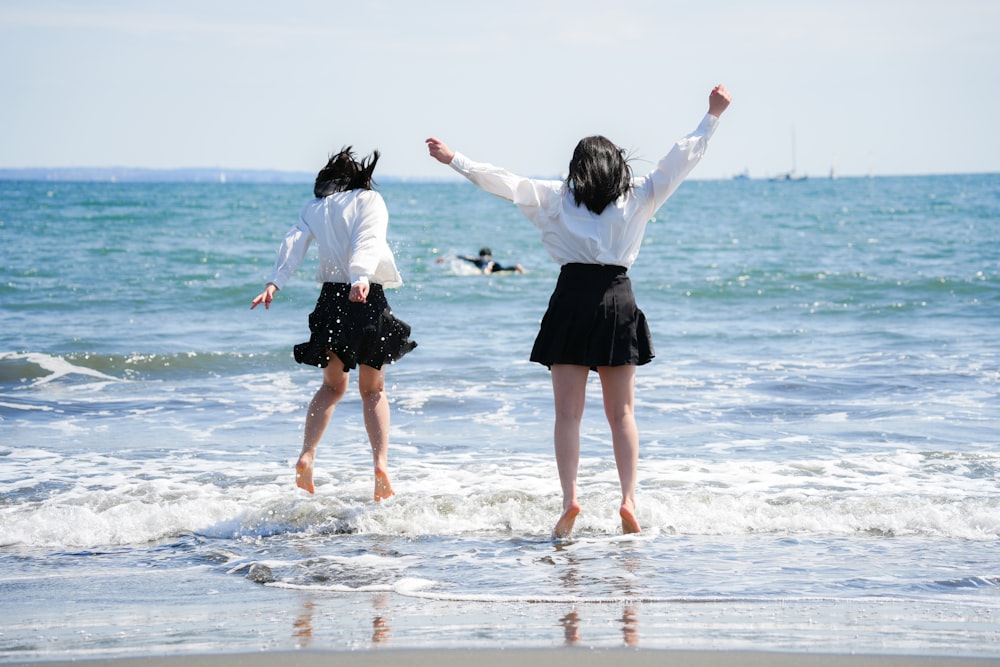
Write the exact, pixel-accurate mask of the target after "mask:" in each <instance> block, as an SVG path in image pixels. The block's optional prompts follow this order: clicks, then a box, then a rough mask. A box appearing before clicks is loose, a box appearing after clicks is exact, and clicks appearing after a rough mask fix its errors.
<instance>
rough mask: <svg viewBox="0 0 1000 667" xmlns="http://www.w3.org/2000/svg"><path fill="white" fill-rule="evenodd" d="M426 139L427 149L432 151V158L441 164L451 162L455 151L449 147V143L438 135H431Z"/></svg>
mask: <svg viewBox="0 0 1000 667" xmlns="http://www.w3.org/2000/svg"><path fill="white" fill-rule="evenodd" d="M424 141H426V142H427V150H428V151H429V152H430V154H431V157H432V158H434V159H435V160H437V161H438V162H440V163H441V164H451V160H452V158H454V157H455V151H453V150H451V149H450V148H448V144H446V143H444V142H443V141H441V140H440V139H438V138H436V137H430V138H429V139H425V140H424Z"/></svg>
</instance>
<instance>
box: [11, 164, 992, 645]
mask: <svg viewBox="0 0 1000 667" xmlns="http://www.w3.org/2000/svg"><path fill="white" fill-rule="evenodd" d="M380 190H381V191H382V193H383V195H384V197H385V199H386V201H387V204H388V206H389V210H390V213H391V222H390V243H391V245H392V247H393V248H394V250H395V252H396V257H397V261H398V263H399V266H400V269H401V271H402V273H403V275H404V279H405V280H406V284H405V285H404V286H403V287H402V288H400V289H398V290H391V291H390V292H389V299H390V302H391V303H392V305H393V309H394V311H395V312H396V314H397V315H398V316H399V317H401V318H402V319H404V320H406V321H407V322H409V323H410V324H411V325H412V327H413V332H414V338H415V339H416V340H417V341H418V342H419V347H418V348H417V349H416V350H415V351H414V352H413V353H412V354H410V355H409V356H407V357H406V358H404V359H403V360H401V361H400V362H399V363H398V364H395V365H393V366H391V367H389V368H388V371H387V382H388V389H389V395H390V400H391V406H392V448H391V452H390V464H391V467H392V470H391V472H392V475H393V483H394V486H395V488H396V491H397V495H396V496H395V497H393V498H392V499H390V500H388V501H386V502H383V503H380V504H375V503H373V502H372V501H371V491H372V479H371V461H370V454H369V453H368V446H367V441H366V436H365V431H364V425H363V421H362V415H361V410H360V399H359V398H358V396H357V394H356V392H355V393H350V394H349V395H348V396H347V397H346V398H345V400H344V401H343V402H342V404H341V405H340V406H339V407H338V410H337V413H336V414H335V415H334V418H333V421H332V423H331V426H330V428H329V430H328V432H327V434H326V437H325V439H324V442H323V444H322V446H321V449H320V452H319V458H318V460H317V476H316V482H317V492H316V494H315V495H308V494H305V493H304V492H301V491H300V490H298V489H297V488H296V487H295V486H294V478H293V471H292V465H293V463H294V460H295V458H296V456H297V454H298V450H299V446H300V443H301V435H302V433H301V431H302V421H303V417H304V411H305V406H306V404H307V403H308V401H309V399H310V398H311V396H312V392H313V391H314V390H315V388H316V386H317V384H318V382H319V379H320V374H319V372H318V371H317V370H316V369H312V368H306V367H302V366H298V365H297V364H295V363H294V361H293V360H292V359H291V356H290V349H291V346H292V345H293V344H295V343H298V342H301V341H303V340H305V339H306V338H307V335H308V332H307V326H306V317H307V315H308V313H309V311H310V310H311V308H312V305H313V302H314V300H315V297H316V294H317V291H318V288H317V286H316V285H315V283H314V282H313V280H312V275H313V272H314V270H315V258H310V259H309V260H307V262H306V265H305V266H303V267H302V268H301V269H300V270H299V272H298V274H297V275H296V278H295V279H293V281H292V282H291V283H290V284H289V285H288V286H287V287H286V288H285V289H284V290H283V291H282V292H280V293H279V295H278V298H277V300H276V301H275V303H274V304H273V306H272V308H271V309H270V310H269V311H264V310H262V309H257V310H254V311H253V312H251V311H250V310H249V305H250V300H251V299H252V298H253V296H255V295H256V294H257V293H258V292H259V290H260V288H261V287H262V283H263V281H264V279H265V278H266V276H267V273H268V271H269V269H270V265H271V263H272V261H273V257H274V253H275V250H276V249H277V245H278V242H279V240H280V238H281V236H282V235H283V233H284V232H285V230H286V229H287V228H288V227H289V226H290V225H291V224H292V223H293V222H294V220H295V216H296V214H297V212H298V209H299V207H300V206H301V203H302V202H303V201H304V199H305V197H307V196H308V195H309V186H308V185H307V184H233V183H229V184H221V183H220V184H207V183H200V184H183V183H170V184H148V183H147V184H135V183H133V184H115V183H52V182H49V183H46V182H0V238H2V240H3V248H4V250H3V258H4V259H3V262H2V266H0V313H2V326H0V662H12V661H25V660H49V659H66V658H84V657H113V656H122V655H163V654H184V653H222V652H235V651H248V650H249V651H256V650H265V649H293V648H314V649H359V648H370V647H375V646H380V647H382V646H385V647H390V648H393V647H395V648H410V647H457V646H462V647H491V648H496V647H542V646H562V645H578V646H599V647H607V646H619V645H629V646H640V647H645V648H694V649H733V648H735V649H750V650H765V649H767V650H778V651H818V652H836V653H845V652H847V653H899V654H920V655H958V656H994V657H996V656H1000V557H998V555H997V554H998V547H1000V398H998V390H1000V356H998V355H1000V343H998V340H1000V338H998V336H997V333H996V332H997V328H998V325H1000V175H967V176H928V177H905V178H904V177H901V178H889V177H878V178H865V179H857V178H851V179H848V178H844V179H839V180H809V181H803V182H793V183H772V182H767V181H756V180H750V181H690V182H688V183H685V184H684V185H683V186H682V187H681V189H680V190H679V191H678V192H677V194H676V195H675V196H674V197H673V198H672V199H671V200H670V201H669V202H668V203H667V205H666V206H665V207H664V209H662V210H661V212H660V215H659V216H658V219H657V220H656V221H655V222H653V223H651V225H650V226H649V229H648V232H647V235H646V239H645V244H644V247H643V250H642V252H641V254H640V256H639V260H638V262H637V263H636V265H635V266H634V267H633V269H632V270H631V271H630V275H631V276H632V280H633V285H634V289H635V292H636V296H637V300H638V302H639V305H640V307H641V308H642V309H643V310H644V312H645V313H646V315H647V317H648V319H649V321H650V324H651V329H652V333H653V338H654V343H655V346H656V353H657V357H656V359H655V360H654V361H653V363H651V364H649V365H648V366H644V367H641V368H640V369H639V370H638V374H637V390H636V394H637V420H638V424H639V430H640V437H641V458H640V485H639V490H638V496H637V501H638V519H639V521H640V523H641V524H642V526H643V532H642V534H641V535H639V536H622V535H620V526H619V524H618V521H617V508H618V502H619V489H618V482H617V477H616V473H615V469H614V464H613V460H612V457H611V446H610V435H609V433H608V430H607V424H606V422H605V421H604V418H603V413H602V409H601V403H600V387H599V384H598V382H597V380H596V377H595V378H594V379H593V380H592V383H591V385H590V388H589V394H588V407H587V415H586V417H585V421H584V425H583V433H582V438H583V443H582V447H583V453H582V461H581V472H580V480H579V483H580V492H581V502H582V505H583V513H582V514H581V515H580V518H579V520H578V521H577V528H576V532H575V534H574V537H573V538H572V539H570V540H566V541H559V542H553V541H552V540H551V539H550V532H551V529H552V526H553V524H554V521H555V519H556V518H557V517H558V514H559V511H560V497H559V487H558V480H557V477H556V471H555V464H554V461H553V457H552V453H551V448H552V445H551V429H552V409H551V389H550V384H549V375H548V372H547V371H546V369H545V368H544V367H541V366H538V365H536V364H531V363H530V362H528V361H527V356H528V352H529V350H530V348H531V343H532V341H533V338H534V335H535V332H536V331H537V327H538V321H539V319H540V317H541V315H542V313H543V312H544V309H545V305H546V302H547V300H548V296H549V294H550V292H551V290H552V287H553V286H554V284H555V280H556V276H557V273H558V267H557V266H556V265H555V264H554V263H553V262H552V261H551V260H549V258H548V257H547V256H546V254H545V252H544V250H543V249H542V247H541V244H540V242H539V239H538V234H537V231H536V230H535V229H534V228H533V227H532V226H531V225H530V223H528V222H527V221H526V220H524V219H523V218H522V217H521V216H520V214H519V213H518V212H517V210H516V209H515V208H514V207H512V206H511V205H509V204H507V203H505V202H502V201H500V200H498V199H495V198H493V197H490V196H489V195H486V194H484V193H482V192H480V191H478V190H476V189H475V188H473V187H472V186H471V185H469V184H467V183H464V182H463V183H452V182H449V183H386V184H385V185H383V186H381V187H380ZM483 245H488V246H490V247H492V248H493V251H494V255H495V256H496V257H497V259H498V260H499V261H500V262H502V263H505V264H507V263H514V262H519V263H521V264H523V265H524V266H525V267H526V268H527V269H528V271H527V273H525V274H523V275H507V274H505V275H494V276H483V275H478V274H474V272H472V271H471V270H470V268H469V267H468V266H466V265H464V263H462V262H460V261H456V260H454V259H453V257H454V256H455V255H457V254H475V253H476V252H477V251H478V249H479V247H480V246H483Z"/></svg>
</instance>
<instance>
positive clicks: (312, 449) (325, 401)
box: [295, 354, 349, 493]
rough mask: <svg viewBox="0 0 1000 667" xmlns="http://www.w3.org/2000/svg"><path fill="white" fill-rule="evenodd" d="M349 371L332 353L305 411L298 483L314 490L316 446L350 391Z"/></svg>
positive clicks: (296, 473) (301, 487)
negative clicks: (317, 387) (335, 410)
mask: <svg viewBox="0 0 1000 667" xmlns="http://www.w3.org/2000/svg"><path fill="white" fill-rule="evenodd" d="M348 377H349V376H348V374H347V372H345V371H344V364H343V363H342V362H341V361H340V359H339V358H338V357H337V356H336V355H334V354H331V355H330V364H329V365H328V366H327V367H326V368H324V369H323V384H322V385H321V386H320V388H319V389H317V390H316V394H315V395H314V396H313V399H312V401H311V402H310V403H309V411H308V412H306V426H305V431H304V433H303V435H302V453H301V454H299V460H298V461H297V462H296V463H295V484H296V485H297V486H298V487H299V488H300V489H305V490H306V491H308V492H309V493H315V492H316V489H315V487H314V486H313V462H314V461H315V459H316V447H317V446H318V445H319V441H320V440H321V439H322V438H323V432H324V431H326V426H327V424H329V423H330V417H331V416H333V411H334V409H335V408H336V407H337V403H339V402H340V399H341V398H343V397H344V392H345V391H347V380H348Z"/></svg>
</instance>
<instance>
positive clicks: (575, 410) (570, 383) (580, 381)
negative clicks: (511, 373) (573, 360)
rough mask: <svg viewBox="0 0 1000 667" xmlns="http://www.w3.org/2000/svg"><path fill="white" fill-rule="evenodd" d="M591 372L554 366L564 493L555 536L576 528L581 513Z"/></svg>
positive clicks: (556, 435)
mask: <svg viewBox="0 0 1000 667" xmlns="http://www.w3.org/2000/svg"><path fill="white" fill-rule="evenodd" d="M589 372H590V369H589V368H587V367H586V366H572V365H568V364H556V365H554V366H552V395H553V398H554V399H555V412H556V423H555V429H554V440H555V450H556V467H557V468H558V469H559V483H560V485H561V486H562V493H563V513H562V516H560V517H559V521H558V522H557V523H556V527H555V529H554V530H553V531H552V534H553V536H555V537H568V536H569V534H570V533H572V532H573V524H574V523H575V522H576V515H577V514H579V513H580V503H579V502H577V499H576V473H577V470H578V469H579V467H580V422H581V420H582V419H583V408H584V405H585V403H586V397H587V374H588V373H589Z"/></svg>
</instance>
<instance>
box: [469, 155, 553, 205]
mask: <svg viewBox="0 0 1000 667" xmlns="http://www.w3.org/2000/svg"><path fill="white" fill-rule="evenodd" d="M451 168H452V169H454V170H455V171H457V172H458V173H460V174H462V175H463V176H465V177H466V178H467V179H469V180H470V181H472V182H473V183H475V184H476V185H477V186H478V187H479V188H481V189H483V190H485V191H486V192H489V193H490V194H494V195H496V196H498V197H501V198H502V199H506V200H507V201H509V202H513V203H514V204H515V205H516V206H517V207H518V208H520V209H521V211H522V212H524V213H525V215H527V216H528V217H529V218H532V215H531V212H532V211H533V210H535V209H538V208H543V207H545V206H546V205H547V204H548V203H549V198H550V197H551V196H552V195H553V193H554V192H555V190H556V188H554V187H553V183H550V182H549V181H542V180H536V179H532V178H525V177H523V176H518V175H517V174H513V173H511V172H509V171H507V170H506V169H504V168H502V167H497V166H495V165H492V164H489V163H487V162H474V161H473V160H470V159H469V158H468V157H466V156H465V155H463V154H462V153H455V156H454V157H453V158H452V160H451Z"/></svg>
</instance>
